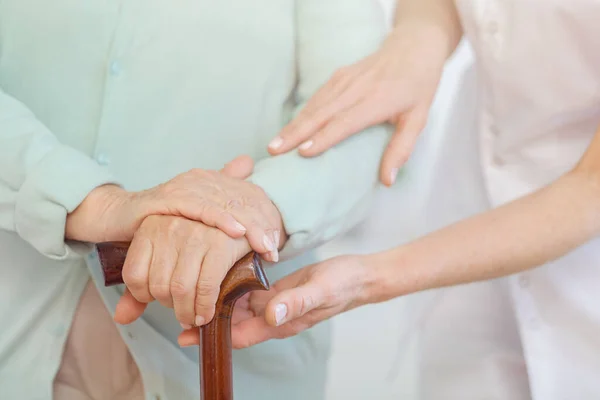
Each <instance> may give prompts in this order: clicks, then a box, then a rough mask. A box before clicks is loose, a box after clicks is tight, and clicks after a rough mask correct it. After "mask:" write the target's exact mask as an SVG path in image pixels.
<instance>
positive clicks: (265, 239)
mask: <svg viewBox="0 0 600 400" xmlns="http://www.w3.org/2000/svg"><path fill="white" fill-rule="evenodd" d="M263 244H264V245H265V247H266V248H267V251H274V250H275V243H273V241H272V240H271V239H270V238H269V237H268V236H267V235H265V236H264V237H263Z"/></svg>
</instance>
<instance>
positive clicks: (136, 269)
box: [115, 215, 250, 328]
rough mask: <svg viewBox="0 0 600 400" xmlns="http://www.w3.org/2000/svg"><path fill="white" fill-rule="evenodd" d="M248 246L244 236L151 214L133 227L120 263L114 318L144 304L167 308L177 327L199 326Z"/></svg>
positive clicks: (123, 319) (137, 311)
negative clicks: (123, 290)
mask: <svg viewBox="0 0 600 400" xmlns="http://www.w3.org/2000/svg"><path fill="white" fill-rule="evenodd" d="M249 252H250V245H249V244H248V241H247V240H246V239H245V238H237V239H233V238H231V237H229V236H227V235H226V234H225V233H223V232H222V231H221V230H219V229H217V228H213V227H209V226H206V225H204V224H202V223H199V222H195V221H191V220H188V219H185V218H182V217H173V216H165V215H151V216H149V217H147V218H146V219H145V220H144V222H142V224H141V226H140V228H139V230H138V231H137V232H136V234H135V236H134V239H133V241H132V242H131V245H130V247H129V251H128V253H127V259H126V260H125V264H124V266H123V281H124V282H125V285H126V286H127V292H126V293H125V294H124V295H123V297H122V299H121V301H120V303H119V304H118V305H117V309H116V313H115V320H116V321H117V322H119V323H122V324H127V323H130V322H133V320H135V319H137V318H138V317H139V316H140V315H141V314H142V313H143V312H144V309H145V304H147V303H150V302H152V301H154V300H158V301H159V302H160V303H161V304H162V305H163V306H165V307H168V308H173V309H174V311H175V316H176V317H177V320H179V321H180V323H181V324H182V327H184V328H191V327H192V326H193V325H196V326H201V325H204V324H205V323H206V322H208V321H210V320H211V319H212V317H213V315H214V311H215V303H216V301H217V297H218V296H219V289H220V285H221V282H222V281H223V279H224V278H225V275H226V274H227V272H228V271H229V269H230V268H231V267H232V266H233V265H234V264H235V263H236V262H237V261H238V260H239V259H241V258H242V257H243V256H244V255H246V254H248V253H249Z"/></svg>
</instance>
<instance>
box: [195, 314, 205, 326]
mask: <svg viewBox="0 0 600 400" xmlns="http://www.w3.org/2000/svg"><path fill="white" fill-rule="evenodd" d="M195 322H196V326H202V325H204V317H201V316H200V315H196V320H195Z"/></svg>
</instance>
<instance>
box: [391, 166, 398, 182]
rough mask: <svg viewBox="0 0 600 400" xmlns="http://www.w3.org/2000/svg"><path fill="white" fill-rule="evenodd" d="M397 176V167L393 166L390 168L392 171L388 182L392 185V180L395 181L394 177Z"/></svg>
mask: <svg viewBox="0 0 600 400" xmlns="http://www.w3.org/2000/svg"><path fill="white" fill-rule="evenodd" d="M397 176H398V168H394V169H392V172H391V173H390V178H391V179H390V183H391V184H392V185H393V184H394V182H396V177H397Z"/></svg>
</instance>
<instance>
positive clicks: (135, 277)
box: [123, 270, 147, 291]
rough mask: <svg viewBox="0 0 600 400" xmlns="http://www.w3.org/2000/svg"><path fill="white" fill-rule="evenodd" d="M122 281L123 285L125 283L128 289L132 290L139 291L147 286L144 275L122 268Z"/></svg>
mask: <svg viewBox="0 0 600 400" xmlns="http://www.w3.org/2000/svg"><path fill="white" fill-rule="evenodd" d="M123 282H124V283H125V285H127V287H128V288H129V290H132V291H133V290H135V291H139V290H140V289H144V288H146V286H147V282H146V279H145V277H144V276H143V275H142V274H140V273H138V272H136V271H128V270H124V271H123Z"/></svg>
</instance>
